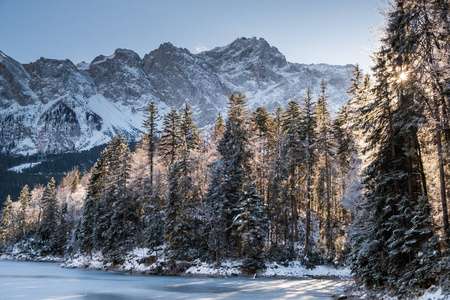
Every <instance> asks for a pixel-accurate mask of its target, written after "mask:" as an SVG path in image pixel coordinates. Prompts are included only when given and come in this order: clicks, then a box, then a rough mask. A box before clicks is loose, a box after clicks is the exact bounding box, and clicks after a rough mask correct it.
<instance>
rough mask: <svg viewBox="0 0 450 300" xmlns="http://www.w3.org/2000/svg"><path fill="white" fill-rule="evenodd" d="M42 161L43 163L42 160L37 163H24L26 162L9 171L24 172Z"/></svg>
mask: <svg viewBox="0 0 450 300" xmlns="http://www.w3.org/2000/svg"><path fill="white" fill-rule="evenodd" d="M40 163H41V162H40V161H38V162H35V163H24V164H21V165H18V166H15V167H12V168H9V169H8V171H13V172H16V173H22V172H23V170H25V169H31V168H32V167H34V166H37V165H39V164H40Z"/></svg>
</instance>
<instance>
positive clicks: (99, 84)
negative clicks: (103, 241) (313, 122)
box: [0, 38, 354, 154]
mask: <svg viewBox="0 0 450 300" xmlns="http://www.w3.org/2000/svg"><path fill="white" fill-rule="evenodd" d="M353 68H354V67H353V66H352V65H346V66H331V65H325V64H318V65H303V64H297V63H290V62H287V61H286V58H285V57H284V55H283V54H281V53H280V52H279V51H278V49H277V48H275V47H272V46H270V45H269V44H268V43H267V42H266V41H265V40H264V39H256V38H251V39H247V38H240V39H237V40H235V41H234V42H232V43H231V44H229V45H227V46H224V47H217V48H214V49H212V50H210V51H205V52H202V53H199V54H193V53H191V52H189V51H188V50H187V49H182V48H177V47H175V46H173V45H172V44H170V43H165V44H162V45H161V46H160V47H159V48H158V49H156V50H154V51H151V52H150V53H148V54H146V55H145V56H144V57H143V58H142V59H141V58H140V57H139V55H138V54H136V53H135V52H133V51H131V50H126V49H117V50H116V51H115V52H114V54H112V55H110V56H103V55H100V56H98V57H96V58H95V59H94V60H93V61H92V62H91V63H89V64H88V63H80V64H78V65H74V64H73V63H72V62H71V61H69V60H53V59H45V58H41V59H39V60H37V61H36V62H34V63H30V64H26V65H22V64H20V63H18V62H17V61H15V60H14V59H12V58H10V57H8V56H7V55H6V54H4V53H3V52H1V51H0V125H1V131H0V151H1V152H3V153H5V152H7V153H22V154H26V153H35V152H37V151H38V144H39V141H38V136H39V135H43V136H44V140H45V143H46V151H49V152H71V151H79V150H84V149H89V148H91V147H93V146H95V145H99V144H103V143H105V142H107V141H108V140H109V139H110V138H111V137H112V136H113V135H115V134H116V133H118V132H120V133H122V134H124V135H125V136H126V137H127V138H128V139H129V140H136V139H139V138H140V134H141V124H142V120H143V116H142V110H143V109H144V108H145V107H146V106H147V105H148V103H149V102H150V101H155V102H156V103H157V105H158V108H159V110H160V115H163V114H164V113H165V112H167V111H168V110H169V109H170V108H177V109H179V108H181V107H182V106H183V105H184V104H185V103H187V104H189V105H190V106H191V107H192V109H193V111H194V112H195V114H194V118H195V120H196V121H197V124H198V125H199V127H205V126H208V125H210V124H212V123H213V122H214V120H215V118H216V117H217V114H218V113H219V112H221V113H223V114H225V113H226V109H227V99H228V97H229V95H230V94H231V93H234V92H242V93H244V94H246V96H247V99H248V100H249V103H250V107H251V108H253V109H254V108H256V107H258V106H265V107H266V108H267V109H269V110H273V109H275V108H276V107H285V105H286V104H287V103H288V102H289V101H291V100H301V98H302V97H303V96H305V94H306V89H307V88H311V89H312V90H313V91H316V92H318V91H319V86H320V82H321V80H322V79H324V80H325V81H326V82H327V84H328V93H329V95H330V98H329V104H330V110H331V111H332V112H333V111H337V109H338V108H339V107H340V106H341V105H343V104H345V102H346V100H347V99H348V95H347V94H346V88H347V86H348V84H349V80H350V77H351V73H352V70H353ZM40 132H41V133H40Z"/></svg>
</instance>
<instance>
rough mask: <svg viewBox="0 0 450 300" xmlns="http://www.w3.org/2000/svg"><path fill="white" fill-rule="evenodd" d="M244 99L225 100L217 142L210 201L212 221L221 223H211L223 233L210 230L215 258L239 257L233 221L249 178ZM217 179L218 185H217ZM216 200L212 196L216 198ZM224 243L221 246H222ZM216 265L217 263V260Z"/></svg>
mask: <svg viewBox="0 0 450 300" xmlns="http://www.w3.org/2000/svg"><path fill="white" fill-rule="evenodd" d="M246 105H247V100H246V99H245V96H244V95H243V94H240V93H239V94H237V95H235V94H232V95H231V96H230V98H229V101H228V120H227V122H226V125H225V131H224V133H223V137H222V139H221V140H220V141H219V145H218V150H219V153H220V154H221V156H222V158H221V159H220V169H219V170H220V172H217V173H216V174H215V175H214V176H215V179H214V180H213V182H215V184H216V185H217V186H216V187H214V188H212V189H211V188H210V192H209V196H212V197H214V198H212V199H209V200H208V201H209V203H210V205H211V206H212V207H213V210H212V212H211V213H212V218H214V219H218V220H223V222H222V223H217V222H214V224H215V225H218V226H219V227H220V228H224V229H225V231H224V232H220V231H219V230H217V229H216V228H212V231H211V232H212V233H213V234H216V236H214V237H213V238H212V239H213V240H215V241H216V242H217V246H218V247H216V249H215V252H216V257H217V258H220V257H227V256H231V257H239V256H240V255H241V254H242V253H241V251H240V247H241V243H242V237H241V235H240V234H239V232H238V231H237V226H236V225H235V224H233V220H234V218H235V217H236V215H237V214H238V212H237V207H238V202H239V200H240V199H241V198H242V193H243V187H244V185H245V183H246V182H247V181H248V179H249V176H250V175H251V168H250V160H251V158H252V152H251V151H250V149H249V135H250V133H249V131H248V122H249V116H248V111H247V108H246ZM219 180H220V183H219ZM219 195H220V197H218V198H215V196H219ZM222 241H223V243H222ZM218 263H220V262H219V261H218Z"/></svg>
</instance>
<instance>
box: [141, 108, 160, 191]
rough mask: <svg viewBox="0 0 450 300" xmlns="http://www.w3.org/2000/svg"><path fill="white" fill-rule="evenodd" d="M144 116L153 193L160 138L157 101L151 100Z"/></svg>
mask: <svg viewBox="0 0 450 300" xmlns="http://www.w3.org/2000/svg"><path fill="white" fill-rule="evenodd" d="M144 117H145V120H144V122H143V124H142V125H143V126H144V127H145V128H146V129H147V132H146V135H145V139H146V140H147V143H148V158H149V165H150V193H152V191H153V169H154V159H155V155H156V145H157V140H158V137H157V134H158V124H157V123H156V121H157V118H158V109H157V108H156V105H155V102H153V101H152V102H150V104H149V106H148V107H147V108H146V110H145V111H144Z"/></svg>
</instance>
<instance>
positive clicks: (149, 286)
mask: <svg viewBox="0 0 450 300" xmlns="http://www.w3.org/2000/svg"><path fill="white" fill-rule="evenodd" d="M344 284H345V281H344V280H340V279H333V280H329V279H259V278H258V279H250V278H204V277H169V276H140V275H127V274H121V273H115V272H102V271H89V270H77V269H62V268H58V267H57V265H56V264H55V263H36V262H15V261H0V299H5V300H6V299H53V300H56V299H88V300H119V299H132V300H134V299H252V300H256V299H330V296H329V295H330V293H332V292H333V291H334V290H335V289H337V288H338V287H340V286H342V285H344Z"/></svg>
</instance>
